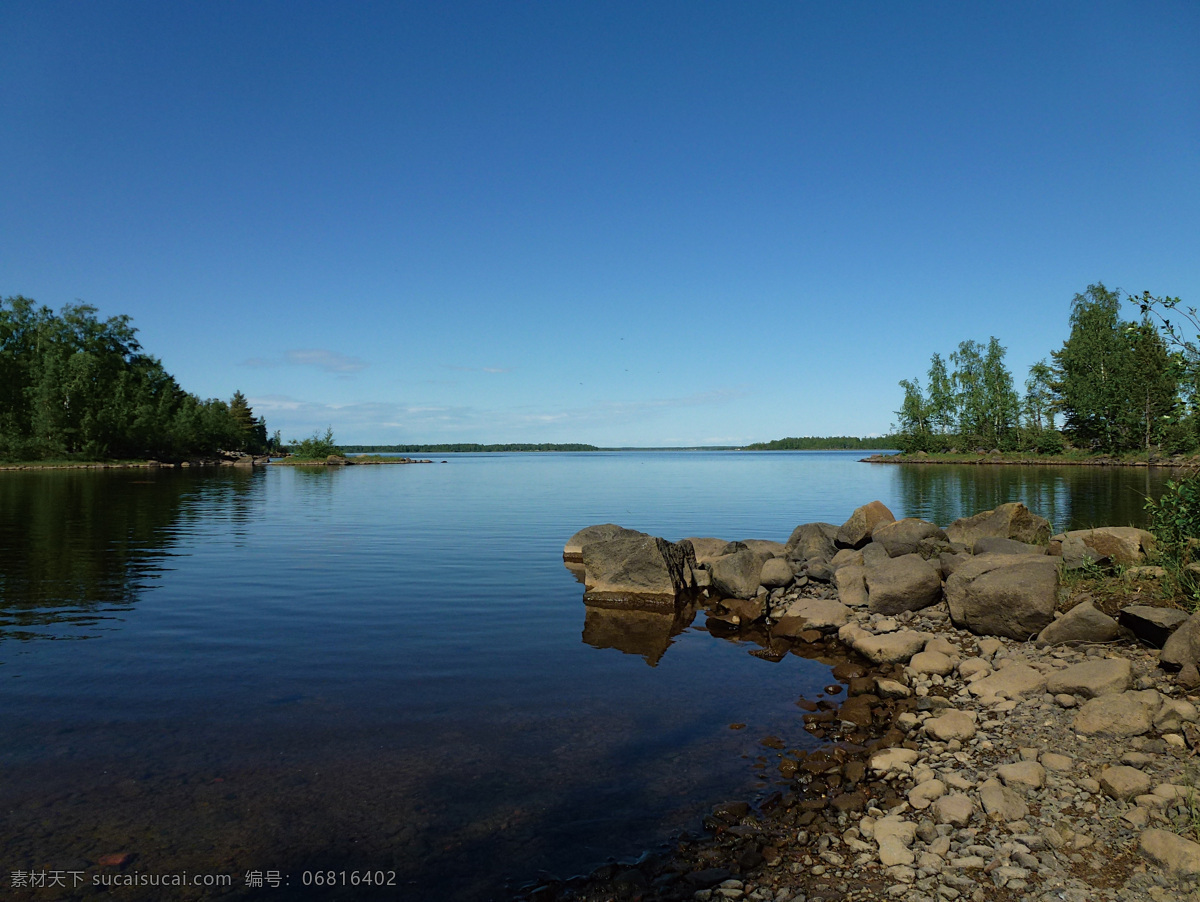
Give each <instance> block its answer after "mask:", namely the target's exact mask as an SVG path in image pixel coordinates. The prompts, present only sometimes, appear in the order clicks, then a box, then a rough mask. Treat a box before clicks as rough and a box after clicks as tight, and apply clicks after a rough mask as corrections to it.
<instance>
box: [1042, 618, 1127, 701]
mask: <svg viewBox="0 0 1200 902" xmlns="http://www.w3.org/2000/svg"><path fill="white" fill-rule="evenodd" d="M1120 633H1121V628H1120V627H1119V626H1118V625H1117V621H1115V620H1113V619H1112V618H1111V617H1109V616H1108V615H1107V614H1105V613H1104V612H1103V611H1098V610H1096V606H1095V605H1094V604H1092V603H1091V602H1090V601H1084V602H1081V603H1080V604H1077V605H1075V607H1073V608H1071V610H1069V611H1067V613H1066V614H1064V615H1063V616H1062V617H1060V618H1058V619H1057V620H1055V621H1053V622H1052V623H1050V624H1049V625H1048V626H1047V627H1046V628H1045V629H1044V630H1042V631H1041V633H1039V634H1038V638H1037V642H1038V645H1066V644H1068V643H1072V642H1113V641H1115V640H1116V638H1117V637H1118V636H1119V635H1120ZM1051 691H1053V690H1051Z"/></svg>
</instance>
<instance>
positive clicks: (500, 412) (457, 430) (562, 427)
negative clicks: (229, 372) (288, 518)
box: [249, 389, 750, 444]
mask: <svg viewBox="0 0 1200 902" xmlns="http://www.w3.org/2000/svg"><path fill="white" fill-rule="evenodd" d="M748 394H750V393H749V392H748V391H746V390H743V389H722V390H716V391H708V392H696V393H693V394H690V395H682V396H679V397H667V398H654V399H649V400H642V401H599V402H597V403H595V404H591V405H586V406H581V407H576V408H569V409H547V408H540V409H538V408H533V407H531V406H526V407H518V408H498V409H491V408H480V407H474V406H468V405H457V406H453V405H437V404H421V403H407V404H406V403H400V402H392V401H366V402H358V403H353V404H323V403H319V402H316V401H305V400H302V399H299V398H293V397H291V396H287V395H263V396H260V397H254V398H250V399H249V400H250V403H251V406H252V407H253V408H254V412H255V413H256V414H261V415H263V416H265V417H266V418H267V424H268V427H269V428H272V429H282V431H283V432H284V433H285V434H286V435H285V437H287V438H291V437H294V436H297V435H305V434H308V433H310V432H312V431H313V430H314V429H316V430H321V429H324V428H325V427H326V426H332V427H333V430H334V433H335V434H336V435H337V436H338V438H340V439H342V440H343V441H348V442H370V443H381V444H383V443H391V442H396V443H402V442H412V441H422V442H424V441H523V440H529V441H576V440H584V439H582V438H580V436H582V435H583V434H585V433H587V434H590V435H592V436H593V437H595V436H596V435H600V436H609V435H611V436H612V438H608V439H605V438H600V441H602V442H603V441H612V442H615V443H620V442H621V441H622V439H620V438H619V436H620V435H621V434H625V433H627V431H628V427H630V426H631V425H633V426H636V425H638V424H646V423H652V422H657V421H659V420H660V419H661V418H662V417H663V416H664V415H665V414H667V413H668V412H670V411H672V410H676V409H689V408H700V409H703V408H710V409H711V408H716V407H719V406H722V405H728V404H732V403H734V402H737V401H738V400H740V399H742V398H745V397H746V396H747V395H748ZM547 430H550V432H547ZM723 443H724V444H736V442H723Z"/></svg>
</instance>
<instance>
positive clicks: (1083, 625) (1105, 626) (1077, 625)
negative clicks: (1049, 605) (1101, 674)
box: [1037, 601, 1121, 645]
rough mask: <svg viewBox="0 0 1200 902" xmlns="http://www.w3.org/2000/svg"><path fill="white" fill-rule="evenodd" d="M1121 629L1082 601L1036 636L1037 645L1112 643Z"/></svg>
mask: <svg viewBox="0 0 1200 902" xmlns="http://www.w3.org/2000/svg"><path fill="white" fill-rule="evenodd" d="M1120 634H1121V627H1120V626H1118V624H1117V621H1115V620H1113V619H1112V618H1111V617H1109V616H1108V615H1107V614H1105V613H1104V612H1103V611H1100V610H1097V609H1096V606H1095V605H1094V604H1092V603H1091V602H1090V601H1082V602H1080V603H1079V604H1077V605H1075V607H1073V608H1071V610H1069V611H1067V613H1065V614H1063V616H1061V617H1059V618H1058V619H1057V620H1055V621H1054V622H1053V623H1051V624H1050V625H1049V626H1047V627H1046V628H1045V629H1044V630H1042V631H1041V633H1040V634H1039V635H1038V638H1037V644H1038V645H1067V644H1070V643H1075V642H1089V643H1091V642H1113V641H1115V640H1116V638H1117V637H1118V636H1119V635H1120Z"/></svg>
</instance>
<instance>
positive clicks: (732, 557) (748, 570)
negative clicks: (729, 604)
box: [709, 543, 767, 598]
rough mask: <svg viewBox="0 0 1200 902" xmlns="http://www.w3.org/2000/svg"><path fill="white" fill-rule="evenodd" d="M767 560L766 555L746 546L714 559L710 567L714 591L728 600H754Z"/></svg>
mask: <svg viewBox="0 0 1200 902" xmlns="http://www.w3.org/2000/svg"><path fill="white" fill-rule="evenodd" d="M739 544H740V543H739ZM766 560H767V557H766V555H764V554H761V553H759V552H756V551H752V550H751V549H750V548H748V547H746V546H742V547H741V548H739V549H737V550H736V551H734V552H733V553H732V554H724V555H722V556H721V557H719V558H716V559H714V560H713V561H712V563H711V564H710V565H709V567H710V570H711V571H712V587H713V589H714V590H715V591H716V592H717V593H718V594H719V595H722V596H724V597H726V598H753V597H754V596H755V594H756V593H757V592H758V587H759V585H760V583H759V579H760V577H761V576H762V568H763V564H764V563H765V562H766Z"/></svg>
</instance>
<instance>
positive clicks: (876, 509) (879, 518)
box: [834, 501, 896, 548]
mask: <svg viewBox="0 0 1200 902" xmlns="http://www.w3.org/2000/svg"><path fill="white" fill-rule="evenodd" d="M895 520H896V518H895V516H894V515H893V514H892V512H891V511H890V510H888V509H887V506H886V505H885V504H884V503H883V502H882V501H872V502H871V503H870V504H864V505H863V506H862V507H859V508H855V510H854V513H852V514H851V515H850V519H849V520H847V521H846V522H845V523H843V524H842V525H841V526H840V527H839V528H838V532H837V538H836V539H835V540H834V541H835V542H836V544H838V545H839V546H841V547H842V548H861V547H862V546H863V545H866V544H867V542H869V541H871V533H872V532H873V531H874V530H875V527H877V526H879V525H881V524H883V523H893V522H895Z"/></svg>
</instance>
